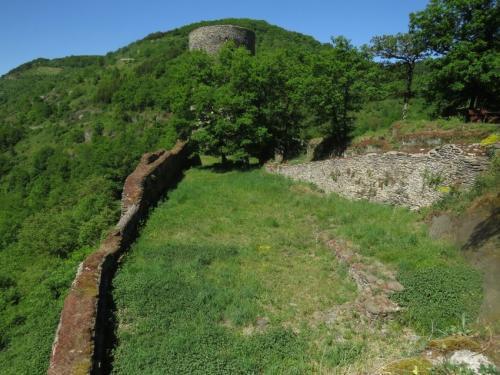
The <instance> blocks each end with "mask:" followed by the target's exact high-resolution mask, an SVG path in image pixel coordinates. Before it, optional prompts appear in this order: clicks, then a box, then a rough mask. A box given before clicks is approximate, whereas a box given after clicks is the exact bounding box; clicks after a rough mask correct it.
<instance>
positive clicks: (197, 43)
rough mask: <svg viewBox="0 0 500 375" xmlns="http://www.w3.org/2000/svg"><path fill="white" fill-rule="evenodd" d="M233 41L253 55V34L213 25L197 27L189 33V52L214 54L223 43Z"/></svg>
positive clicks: (234, 28)
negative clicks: (200, 51) (199, 51)
mask: <svg viewBox="0 0 500 375" xmlns="http://www.w3.org/2000/svg"><path fill="white" fill-rule="evenodd" d="M230 40H231V41H233V42H235V44H236V45H237V46H243V47H246V48H247V49H248V50H249V51H250V52H251V53H252V54H255V33H254V32H253V31H252V30H249V29H245V28H244V27H239V26H234V25H214V26H203V27H199V28H197V29H195V30H193V31H191V32H190V33H189V50H190V51H193V50H202V51H205V52H207V53H209V54H211V55H213V54H216V53H217V52H218V51H219V50H220V48H221V47H222V46H223V44H224V43H226V42H227V41H230Z"/></svg>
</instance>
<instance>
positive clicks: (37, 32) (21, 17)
mask: <svg viewBox="0 0 500 375" xmlns="http://www.w3.org/2000/svg"><path fill="white" fill-rule="evenodd" d="M426 4H427V0H343V1H339V0H330V1H328V0H300V1H299V0H288V1H285V0H279V1H271V0H267V1H266V0H253V1H249V0H247V1H244V2H243V1H236V0H205V1H201V0H190V1H187V0H184V1H182V0H178V1H171V0H142V1H139V0H0V51H1V53H0V56H1V58H0V75H1V74H4V73H6V72H7V71H8V70H10V69H12V68H14V67H16V66H18V65H19V64H22V63H24V62H27V61H29V60H32V59H34V58H37V57H46V58H54V57H62V56H68V55H85V54H105V53H107V52H109V51H112V50H115V49H117V48H120V47H122V46H124V45H126V44H128V43H130V42H133V41H135V40H137V39H140V38H142V37H144V36H146V35H147V34H149V33H151V32H154V31H166V30H170V29H173V28H175V27H179V26H183V25H185V24H189V23H192V22H196V21H200V20H211V19H218V18H226V17H245V18H255V19H263V20H266V21H268V22H270V23H272V24H275V25H278V26H281V27H284V28H285V29H288V30H293V31H298V32H301V33H303V34H308V35H312V36H313V37H315V38H316V39H318V40H320V41H322V42H326V41H328V40H329V39H330V36H332V35H345V36H346V37H347V38H349V39H351V40H352V42H353V43H354V44H355V45H361V44H363V43H367V42H369V40H370V38H371V37H372V36H374V35H379V34H392V33H396V32H400V31H406V30H407V26H408V14H409V13H410V12H412V11H416V10H421V9H423V8H424V7H425V5H426Z"/></svg>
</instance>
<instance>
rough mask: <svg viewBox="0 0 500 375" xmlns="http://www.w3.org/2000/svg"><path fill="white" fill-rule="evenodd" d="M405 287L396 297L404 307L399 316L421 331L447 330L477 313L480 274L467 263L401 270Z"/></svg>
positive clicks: (479, 298) (479, 302) (480, 291)
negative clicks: (409, 270)
mask: <svg viewBox="0 0 500 375" xmlns="http://www.w3.org/2000/svg"><path fill="white" fill-rule="evenodd" d="M400 282H401V283H402V284H403V285H404V287H405V290H404V291H402V292H400V293H398V294H397V295H395V297H394V298H395V300H396V301H397V302H398V303H399V304H400V305H401V306H402V307H404V308H405V311H404V312H403V314H402V316H401V319H402V320H403V321H404V323H408V324H410V325H412V326H413V327H414V328H415V329H417V330H418V331H420V332H423V333H429V332H436V331H442V332H443V331H444V332H446V331H447V330H450V328H452V327H453V326H458V325H459V324H461V322H463V321H464V320H465V321H469V322H470V321H472V320H473V319H475V317H476V316H477V313H478V311H479V306H480V305H481V300H482V288H481V275H480V274H479V273H478V272H477V271H475V270H473V269H471V268H470V267H466V266H448V267H446V266H435V267H430V268H424V269H419V270H416V271H411V272H407V273H403V274H401V275H400Z"/></svg>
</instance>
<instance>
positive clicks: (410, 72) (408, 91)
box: [403, 63, 415, 120]
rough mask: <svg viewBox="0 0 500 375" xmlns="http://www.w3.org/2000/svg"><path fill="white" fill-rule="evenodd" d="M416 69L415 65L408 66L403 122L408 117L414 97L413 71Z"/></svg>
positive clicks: (409, 64)
mask: <svg viewBox="0 0 500 375" xmlns="http://www.w3.org/2000/svg"><path fill="white" fill-rule="evenodd" d="M414 68H415V63H408V64H406V91H405V94H404V104H403V120H406V118H407V117H408V110H409V108H410V98H411V97H412V92H411V85H412V82H413V70H414Z"/></svg>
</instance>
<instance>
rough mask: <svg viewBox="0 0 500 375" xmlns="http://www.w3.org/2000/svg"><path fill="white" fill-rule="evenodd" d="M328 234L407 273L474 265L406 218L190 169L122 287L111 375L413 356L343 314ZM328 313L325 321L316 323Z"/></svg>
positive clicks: (343, 287) (324, 366)
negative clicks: (330, 317)
mask: <svg viewBox="0 0 500 375" xmlns="http://www.w3.org/2000/svg"><path fill="white" fill-rule="evenodd" d="M333 236H342V237H343V238H345V239H347V240H351V241H352V242H353V243H354V244H355V245H356V246H358V247H359V251H360V252H362V253H363V254H365V255H368V256H374V257H376V258H378V259H380V260H382V261H384V262H386V263H388V264H389V265H390V266H392V267H394V268H395V269H397V270H398V271H399V272H400V273H401V274H402V275H404V274H409V273H411V272H416V271H417V270H422V269H426V268H430V267H436V266H441V267H444V268H446V267H450V269H454V268H453V267H455V266H460V267H466V266H464V263H463V261H462V259H461V258H460V256H459V253H458V250H457V249H455V248H453V247H451V246H447V245H444V244H441V243H436V242H433V241H431V240H430V239H429V237H428V236H427V233H426V231H425V228H424V227H423V226H422V225H420V224H418V216H417V215H416V214H414V213H411V212H409V211H407V210H405V209H398V208H392V207H387V206H381V205H376V204H370V203H368V202H349V201H347V200H344V199H341V198H339V197H337V196H334V195H331V196H324V195H322V194H321V193H319V192H317V191H315V190H314V189H312V188H311V187H310V186H308V185H303V184H296V183H292V182H290V181H288V180H286V179H284V178H282V177H279V176H273V175H269V174H267V173H265V172H263V171H261V170H253V171H247V172H238V171H232V172H225V173H222V172H216V171H213V170H210V169H205V168H198V169H194V170H190V171H189V172H188V173H187V175H186V177H185V179H184V180H183V181H182V182H181V183H180V184H179V186H178V188H177V189H176V190H174V191H172V192H171V193H170V194H169V197H168V200H166V201H165V202H163V203H161V204H160V205H159V206H158V207H157V208H156V209H155V210H154V211H153V212H152V215H151V217H150V219H149V220H148V222H147V224H146V226H145V227H144V229H143V232H142V234H141V237H140V239H139V240H138V242H137V243H136V244H135V245H134V246H133V248H132V249H131V251H130V253H129V254H128V255H127V257H126V258H125V260H124V263H123V266H122V267H121V269H120V270H119V272H118V273H117V276H116V278H115V281H114V287H115V290H114V297H115V300H116V304H117V314H118V321H119V326H118V331H117V337H118V345H117V347H116V348H115V351H114V373H116V374H127V375H128V374H143V373H145V372H147V373H148V374H166V373H171V374H184V373H185V374H187V373H189V374H196V373H199V374H224V373H228V374H233V373H265V374H278V373H287V374H288V373H311V372H319V373H323V372H328V371H333V370H335V371H337V373H345V374H348V373H353V372H356V371H358V370H359V371H361V370H365V371H366V370H369V369H372V370H373V366H376V365H377V364H380V361H384V360H388V359H394V358H398V357H400V356H401V355H406V353H408V352H409V351H411V350H412V348H411V345H410V346H409V340H407V339H405V337H404V334H403V333H402V332H403V331H402V326H401V325H400V324H399V323H398V322H377V323H376V324H375V326H374V325H373V324H371V323H369V322H368V321H367V320H366V319H365V318H363V317H361V316H358V315H357V313H356V312H355V311H353V308H352V306H351V307H349V308H348V309H347V311H344V310H342V309H341V308H339V306H341V305H343V304H347V305H344V306H350V305H349V303H350V302H352V301H353V300H354V299H355V297H356V290H355V286H354V284H353V283H352V281H351V280H350V278H349V276H348V274H347V270H346V269H345V268H344V267H343V266H341V265H339V264H338V263H337V261H336V260H335V258H334V256H333V254H332V252H331V250H330V249H328V248H326V247H325V245H324V242H323V238H325V237H333ZM418 297H421V296H420V295H419V296H418ZM410 299H411V296H410ZM451 303H452V304H453V303H454V302H453V301H451ZM409 306H411V304H409ZM455 307H456V306H455V305H454V308H455ZM332 311H333V314H334V316H335V317H334V323H333V324H329V323H328V322H327V321H326V320H325V319H323V318H321V316H324V313H326V312H332ZM457 319H459V317H457ZM457 323H458V321H457ZM410 324H411V322H410ZM382 328H384V330H385V334H384V335H381V334H380V331H379V329H382Z"/></svg>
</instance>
